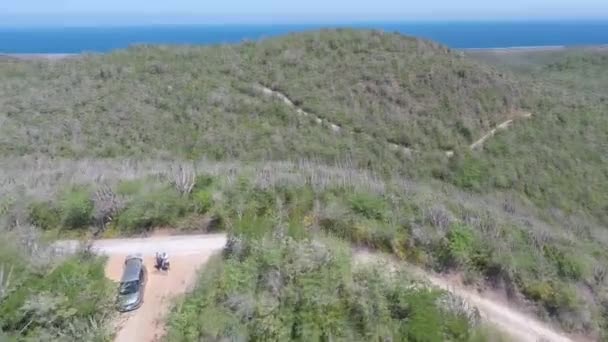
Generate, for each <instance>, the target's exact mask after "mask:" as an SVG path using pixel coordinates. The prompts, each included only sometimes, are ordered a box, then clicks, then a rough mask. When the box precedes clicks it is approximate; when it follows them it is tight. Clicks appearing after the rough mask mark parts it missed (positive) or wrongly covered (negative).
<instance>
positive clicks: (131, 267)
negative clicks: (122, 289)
mask: <svg viewBox="0 0 608 342" xmlns="http://www.w3.org/2000/svg"><path fill="white" fill-rule="evenodd" d="M143 265H144V263H143V260H142V259H141V258H140V257H138V256H130V257H127V259H126V260H125V269H124V271H123V272H122V278H121V279H120V281H121V282H128V281H135V280H140V279H139V278H140V277H139V275H140V273H141V270H142V268H143Z"/></svg>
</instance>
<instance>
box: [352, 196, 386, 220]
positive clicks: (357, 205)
mask: <svg viewBox="0 0 608 342" xmlns="http://www.w3.org/2000/svg"><path fill="white" fill-rule="evenodd" d="M349 204H350V207H351V209H352V210H353V211H354V212H355V213H357V214H359V215H362V216H363V217H365V218H368V219H373V220H383V219H384V218H385V217H386V214H387V206H386V202H385V201H384V199H382V198H381V197H378V196H374V195H371V194H368V193H362V192H361V193H355V194H353V195H351V196H350V198H349Z"/></svg>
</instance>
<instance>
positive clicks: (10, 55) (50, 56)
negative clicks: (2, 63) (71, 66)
mask: <svg viewBox="0 0 608 342" xmlns="http://www.w3.org/2000/svg"><path fill="white" fill-rule="evenodd" d="M80 55H81V54H79V53H0V59H2V58H12V59H20V60H34V59H45V60H58V59H65V58H70V57H77V56H80Z"/></svg>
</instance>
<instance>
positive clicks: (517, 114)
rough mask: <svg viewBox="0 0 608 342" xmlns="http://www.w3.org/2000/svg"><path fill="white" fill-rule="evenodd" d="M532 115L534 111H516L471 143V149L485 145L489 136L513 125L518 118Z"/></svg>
mask: <svg viewBox="0 0 608 342" xmlns="http://www.w3.org/2000/svg"><path fill="white" fill-rule="evenodd" d="M531 116H532V113H530V112H515V113H514V115H513V118H511V119H509V120H507V121H504V122H502V123H501V124H499V125H498V126H496V128H494V129H492V130H490V131H489V132H488V133H486V134H484V135H483V136H482V137H481V138H479V139H477V141H475V142H474V143H472V144H471V146H469V147H470V148H471V150H475V149H477V148H479V147H481V146H483V143H484V142H485V141H486V140H488V139H489V138H491V137H492V136H494V134H496V132H498V131H502V130H505V129H507V128H509V127H511V125H512V124H513V122H514V121H515V120H516V119H518V118H529V117H531Z"/></svg>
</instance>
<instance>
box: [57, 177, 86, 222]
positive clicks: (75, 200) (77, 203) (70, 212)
mask: <svg viewBox="0 0 608 342" xmlns="http://www.w3.org/2000/svg"><path fill="white" fill-rule="evenodd" d="M59 211H60V213H61V224H62V226H63V227H65V228H68V229H77V228H85V227H88V226H89V224H90V223H91V220H92V216H93V201H92V200H91V193H90V192H89V190H88V189H87V188H84V187H74V188H72V189H70V190H68V191H66V192H64V193H63V194H62V195H61V196H60V198H59Z"/></svg>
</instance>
